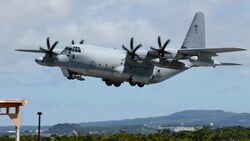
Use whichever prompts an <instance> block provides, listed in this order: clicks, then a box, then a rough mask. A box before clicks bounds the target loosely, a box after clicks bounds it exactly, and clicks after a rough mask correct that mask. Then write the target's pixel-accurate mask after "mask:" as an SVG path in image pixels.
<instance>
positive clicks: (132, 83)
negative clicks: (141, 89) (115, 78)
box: [128, 80, 136, 87]
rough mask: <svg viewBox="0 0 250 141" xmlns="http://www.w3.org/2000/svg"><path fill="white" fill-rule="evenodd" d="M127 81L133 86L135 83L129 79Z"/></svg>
mask: <svg viewBox="0 0 250 141" xmlns="http://www.w3.org/2000/svg"><path fill="white" fill-rule="evenodd" d="M128 82H129V84H130V85H131V86H133V87H134V86H135V85H136V83H135V82H133V81H132V80H129V81H128Z"/></svg>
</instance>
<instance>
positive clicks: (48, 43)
mask: <svg viewBox="0 0 250 141" xmlns="http://www.w3.org/2000/svg"><path fill="white" fill-rule="evenodd" d="M47 48H48V49H50V42H49V37H47Z"/></svg>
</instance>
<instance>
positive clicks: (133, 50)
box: [122, 37, 142, 59]
mask: <svg viewBox="0 0 250 141" xmlns="http://www.w3.org/2000/svg"><path fill="white" fill-rule="evenodd" d="M141 46H142V44H139V45H137V46H136V47H135V48H134V37H132V38H131V40H130V49H128V48H126V47H125V46H124V45H122V48H123V49H124V50H126V51H127V54H128V55H130V56H131V58H132V59H135V57H139V56H138V55H137V54H136V51H137V50H138V49H139V48H140V47H141Z"/></svg>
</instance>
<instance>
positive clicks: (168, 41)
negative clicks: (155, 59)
mask: <svg viewBox="0 0 250 141" xmlns="http://www.w3.org/2000/svg"><path fill="white" fill-rule="evenodd" d="M170 41H171V40H170V39H168V40H167V41H166V42H165V44H164V45H163V47H162V50H163V51H164V50H165V48H166V46H167V45H168V44H169V43H170Z"/></svg>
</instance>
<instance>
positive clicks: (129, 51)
mask: <svg viewBox="0 0 250 141" xmlns="http://www.w3.org/2000/svg"><path fill="white" fill-rule="evenodd" d="M122 48H123V49H124V50H126V51H127V52H130V50H129V49H127V48H126V47H125V46H124V45H122Z"/></svg>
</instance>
